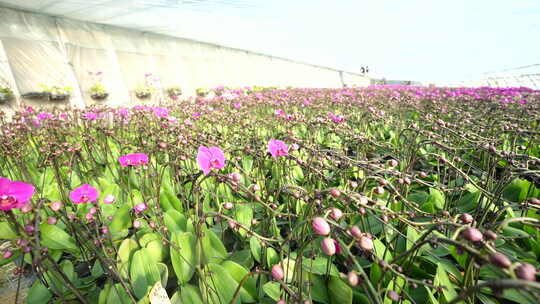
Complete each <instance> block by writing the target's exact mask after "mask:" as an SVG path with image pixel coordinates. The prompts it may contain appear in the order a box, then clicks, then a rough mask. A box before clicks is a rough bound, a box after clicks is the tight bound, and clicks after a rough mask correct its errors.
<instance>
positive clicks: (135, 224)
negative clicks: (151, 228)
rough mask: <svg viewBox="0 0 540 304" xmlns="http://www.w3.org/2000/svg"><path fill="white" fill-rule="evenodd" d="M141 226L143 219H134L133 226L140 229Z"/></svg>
mask: <svg viewBox="0 0 540 304" xmlns="http://www.w3.org/2000/svg"><path fill="white" fill-rule="evenodd" d="M140 227H141V221H139V220H134V221H133V228H135V229H139V228H140Z"/></svg>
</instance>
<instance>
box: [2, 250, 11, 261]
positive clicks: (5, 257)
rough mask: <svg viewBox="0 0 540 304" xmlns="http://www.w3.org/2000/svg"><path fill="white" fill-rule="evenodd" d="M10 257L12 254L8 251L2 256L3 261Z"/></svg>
mask: <svg viewBox="0 0 540 304" xmlns="http://www.w3.org/2000/svg"><path fill="white" fill-rule="evenodd" d="M12 256H13V252H11V251H9V250H8V251H6V252H4V255H3V257H4V259H9V258H10V257H12Z"/></svg>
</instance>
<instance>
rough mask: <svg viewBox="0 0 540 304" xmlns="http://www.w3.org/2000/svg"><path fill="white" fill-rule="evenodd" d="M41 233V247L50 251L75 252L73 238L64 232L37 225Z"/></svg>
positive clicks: (75, 246) (46, 225) (52, 226)
mask: <svg viewBox="0 0 540 304" xmlns="http://www.w3.org/2000/svg"><path fill="white" fill-rule="evenodd" d="M39 230H40V232H41V245H43V246H44V247H48V248H50V249H67V250H77V245H75V242H74V241H73V238H72V237H71V236H70V235H69V234H68V233H67V232H65V231H64V230H62V229H60V228H58V227H57V226H54V225H49V224H41V225H39Z"/></svg>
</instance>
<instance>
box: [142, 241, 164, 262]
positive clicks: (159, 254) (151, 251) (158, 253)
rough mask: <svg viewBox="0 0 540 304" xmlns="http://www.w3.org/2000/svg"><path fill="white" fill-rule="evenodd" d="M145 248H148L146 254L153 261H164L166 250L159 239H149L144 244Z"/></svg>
mask: <svg viewBox="0 0 540 304" xmlns="http://www.w3.org/2000/svg"><path fill="white" fill-rule="evenodd" d="M145 248H146V249H148V255H149V257H150V258H151V259H152V261H154V263H158V262H161V261H164V260H165V259H166V258H167V254H168V251H167V250H166V249H165V246H163V244H162V242H161V241H159V240H155V241H151V242H150V243H148V244H146V247H145Z"/></svg>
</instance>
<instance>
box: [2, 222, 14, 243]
mask: <svg viewBox="0 0 540 304" xmlns="http://www.w3.org/2000/svg"><path fill="white" fill-rule="evenodd" d="M16 238H17V233H16V232H15V231H14V230H13V229H12V228H11V225H10V224H9V223H8V222H0V240H14V239H16Z"/></svg>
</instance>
